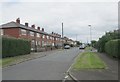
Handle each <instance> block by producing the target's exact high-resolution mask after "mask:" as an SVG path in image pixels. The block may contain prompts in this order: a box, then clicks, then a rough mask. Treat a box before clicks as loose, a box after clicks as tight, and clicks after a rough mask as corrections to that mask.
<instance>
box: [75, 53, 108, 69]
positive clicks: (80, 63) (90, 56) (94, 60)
mask: <svg viewBox="0 0 120 82" xmlns="http://www.w3.org/2000/svg"><path fill="white" fill-rule="evenodd" d="M105 68H106V64H105V63H104V62H103V61H102V60H101V59H100V58H99V57H98V55H97V53H96V52H83V53H82V54H80V55H79V56H78V58H77V59H76V62H75V63H74V64H73V69H74V70H80V69H105Z"/></svg>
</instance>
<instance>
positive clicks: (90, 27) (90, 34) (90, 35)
mask: <svg viewBox="0 0 120 82" xmlns="http://www.w3.org/2000/svg"><path fill="white" fill-rule="evenodd" d="M88 26H89V27H90V43H91V41H92V32H91V25H88ZM90 46H91V47H92V45H90ZM91 51H92V48H91Z"/></svg>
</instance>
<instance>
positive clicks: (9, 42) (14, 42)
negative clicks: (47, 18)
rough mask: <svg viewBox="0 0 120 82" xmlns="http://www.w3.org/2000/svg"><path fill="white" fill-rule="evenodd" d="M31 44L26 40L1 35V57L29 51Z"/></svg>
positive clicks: (23, 53)
mask: <svg viewBox="0 0 120 82" xmlns="http://www.w3.org/2000/svg"><path fill="white" fill-rule="evenodd" d="M30 48H31V44H30V41H28V40H23V39H16V38H10V37H2V57H3V58H5V57H13V56H18V55H25V54H29V53H30Z"/></svg>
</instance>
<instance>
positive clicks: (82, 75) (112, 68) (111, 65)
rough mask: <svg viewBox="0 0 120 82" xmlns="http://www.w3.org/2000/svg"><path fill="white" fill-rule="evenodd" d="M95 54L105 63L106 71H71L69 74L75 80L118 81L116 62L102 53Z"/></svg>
mask: <svg viewBox="0 0 120 82" xmlns="http://www.w3.org/2000/svg"><path fill="white" fill-rule="evenodd" d="M94 51H95V50H94ZM95 52H96V51H95ZM96 53H97V54H98V56H99V57H100V58H101V59H102V60H103V61H104V62H105V63H106V65H107V68H106V69H89V70H79V71H75V70H73V69H71V70H70V73H71V74H72V75H73V76H74V77H75V78H76V79H77V80H118V60H117V59H114V58H111V57H109V56H108V55H106V54H104V53H98V52H96Z"/></svg>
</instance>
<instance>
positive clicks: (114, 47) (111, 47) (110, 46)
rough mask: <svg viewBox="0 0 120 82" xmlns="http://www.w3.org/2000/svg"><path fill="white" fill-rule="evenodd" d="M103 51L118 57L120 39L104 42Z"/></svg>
mask: <svg viewBox="0 0 120 82" xmlns="http://www.w3.org/2000/svg"><path fill="white" fill-rule="evenodd" d="M105 52H106V53H107V54H108V55H110V56H112V57H118V58H120V39H116V40H110V41H108V42H107V43H106V44H105Z"/></svg>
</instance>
